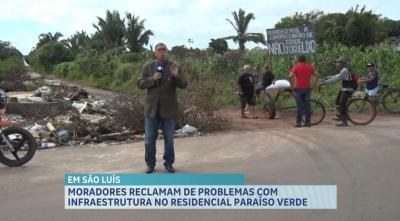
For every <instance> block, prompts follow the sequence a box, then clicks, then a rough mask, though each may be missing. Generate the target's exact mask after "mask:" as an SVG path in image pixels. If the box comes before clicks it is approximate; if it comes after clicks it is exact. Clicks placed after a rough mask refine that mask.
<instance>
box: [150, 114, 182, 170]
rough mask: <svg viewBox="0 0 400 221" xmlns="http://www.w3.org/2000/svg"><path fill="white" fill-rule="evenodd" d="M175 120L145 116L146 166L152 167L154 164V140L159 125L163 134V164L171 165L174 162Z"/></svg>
mask: <svg viewBox="0 0 400 221" xmlns="http://www.w3.org/2000/svg"><path fill="white" fill-rule="evenodd" d="M175 121H176V120H175V118H171V119H162V118H160V117H155V118H151V117H145V119H144V130H145V161H146V164H147V166H150V167H154V166H155V165H156V140H157V137H158V129H159V128H160V126H161V129H162V132H163V136H164V157H163V158H164V166H167V165H172V164H173V163H174V162H175V152H174V132H175Z"/></svg>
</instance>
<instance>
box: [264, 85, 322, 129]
mask: <svg viewBox="0 0 400 221" xmlns="http://www.w3.org/2000/svg"><path fill="white" fill-rule="evenodd" d="M284 93H288V94H290V95H291V97H293V99H294V94H293V89H291V88H284V89H279V90H277V91H276V95H275V97H272V95H271V94H270V93H266V94H267V96H266V97H267V101H266V102H265V104H264V108H263V109H264V112H265V116H266V118H268V119H274V118H275V116H276V112H277V110H280V111H282V110H288V109H295V108H296V106H288V107H279V108H278V107H277V105H276V103H277V101H278V99H279V97H280V96H281V95H283V94H284ZM310 102H311V122H310V123H311V125H317V124H319V123H321V122H322V121H323V120H324V118H325V116H326V110H325V107H324V105H323V104H321V102H320V101H318V100H314V99H311V100H310ZM303 122H305V120H304V117H303Z"/></svg>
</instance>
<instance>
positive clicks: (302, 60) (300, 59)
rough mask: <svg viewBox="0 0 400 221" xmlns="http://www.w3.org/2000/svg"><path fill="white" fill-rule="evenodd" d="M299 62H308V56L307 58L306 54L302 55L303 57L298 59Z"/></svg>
mask: <svg viewBox="0 0 400 221" xmlns="http://www.w3.org/2000/svg"><path fill="white" fill-rule="evenodd" d="M297 60H298V61H299V62H301V63H304V62H306V60H307V58H306V56H305V55H304V54H302V55H299V57H298V58H297Z"/></svg>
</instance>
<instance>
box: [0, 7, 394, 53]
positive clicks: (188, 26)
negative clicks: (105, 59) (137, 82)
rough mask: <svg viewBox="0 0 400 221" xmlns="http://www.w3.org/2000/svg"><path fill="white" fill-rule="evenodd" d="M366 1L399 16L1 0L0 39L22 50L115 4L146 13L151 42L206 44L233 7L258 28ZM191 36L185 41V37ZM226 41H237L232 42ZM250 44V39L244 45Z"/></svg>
mask: <svg viewBox="0 0 400 221" xmlns="http://www.w3.org/2000/svg"><path fill="white" fill-rule="evenodd" d="M357 4H359V5H367V9H371V10H373V11H374V12H375V13H378V14H382V16H383V17H388V18H391V19H395V20H400V13H399V9H400V1H396V0H390V1H372V0H371V1H353V0H335V1H318V0H297V1H289V0H262V1H261V0H260V1H258V0H236V1H235V0H198V1H194V0H193V1H191V0H186V1H185V0H170V1H155V0H154V1H153V0H147V1H143V0H126V1H125V0H113V1H110V0H98V1H95V0H79V1H77V0H71V1H63V0H58V1H57V0H1V1H0V40H3V41H10V42H11V43H12V44H13V45H14V46H15V47H17V48H18V49H19V50H20V51H21V52H22V53H24V54H27V53H29V51H30V50H31V49H32V47H34V46H35V45H36V43H37V41H38V35H39V34H41V33H47V32H52V33H54V32H56V31H58V32H61V33H62V34H63V35H64V36H65V37H66V38H67V37H69V36H70V35H72V34H73V33H75V32H76V31H81V30H85V31H86V32H87V33H93V32H94V28H93V25H92V24H93V23H96V22H97V18H96V16H100V17H105V11H106V10H107V9H109V10H118V11H119V12H120V14H121V15H122V16H124V15H125V12H131V13H134V14H135V15H138V16H140V17H141V18H142V19H146V22H145V27H146V28H147V29H151V30H153V32H154V34H155V36H153V37H152V38H151V39H150V44H153V45H154V44H155V43H156V42H159V41H162V42H165V43H167V45H168V46H174V45H185V46H187V47H199V48H206V47H208V42H209V41H210V39H211V38H219V37H225V36H229V35H233V34H234V29H233V28H232V27H231V25H230V24H229V23H228V22H227V21H226V20H225V19H226V18H230V19H231V17H232V15H231V13H232V11H235V10H237V9H239V8H243V9H244V10H245V11H246V12H252V13H254V15H255V17H256V19H255V20H254V21H252V22H251V23H250V26H249V30H248V31H249V32H262V33H264V34H265V29H267V28H272V27H273V26H274V24H275V23H277V22H278V21H279V20H280V18H282V17H285V16H288V15H292V14H294V13H295V12H309V11H311V10H314V9H319V10H322V11H324V12H325V13H328V12H345V11H347V10H348V9H349V8H350V7H353V6H355V5H357ZM189 38H191V39H193V40H194V42H193V43H189V42H188V39H189ZM229 45H230V47H237V45H235V44H233V43H232V42H230V43H229ZM248 46H249V47H253V46H255V45H254V44H250V45H248Z"/></svg>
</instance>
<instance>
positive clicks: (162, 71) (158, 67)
mask: <svg viewBox="0 0 400 221" xmlns="http://www.w3.org/2000/svg"><path fill="white" fill-rule="evenodd" d="M157 72H158V73H161V76H162V74H163V73H164V66H163V65H161V64H157ZM160 82H161V79H158V80H157V82H156V83H157V86H158V85H159V84H160Z"/></svg>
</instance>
